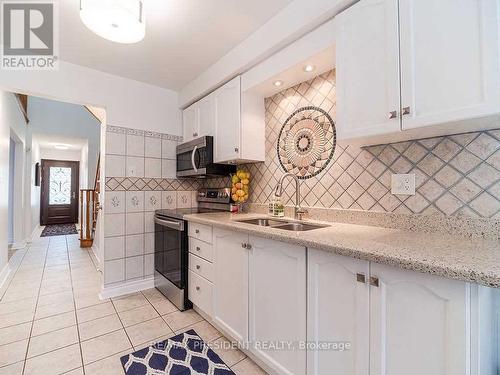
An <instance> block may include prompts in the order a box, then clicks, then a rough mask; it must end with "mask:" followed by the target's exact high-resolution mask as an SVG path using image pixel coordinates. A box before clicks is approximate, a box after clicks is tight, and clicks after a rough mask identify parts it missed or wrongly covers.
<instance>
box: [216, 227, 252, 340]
mask: <svg viewBox="0 0 500 375" xmlns="http://www.w3.org/2000/svg"><path fill="white" fill-rule="evenodd" d="M247 242H248V235H246V234H241V233H235V232H231V231H226V230H220V229H214V268H215V276H214V291H213V294H214V319H215V321H216V322H217V323H218V324H220V325H221V327H222V328H223V329H224V330H225V331H227V332H228V333H229V334H230V335H231V336H232V337H233V338H234V339H236V340H238V341H241V342H246V341H247V339H248V250H247V249H245V248H243V246H242V244H245V243H247Z"/></svg>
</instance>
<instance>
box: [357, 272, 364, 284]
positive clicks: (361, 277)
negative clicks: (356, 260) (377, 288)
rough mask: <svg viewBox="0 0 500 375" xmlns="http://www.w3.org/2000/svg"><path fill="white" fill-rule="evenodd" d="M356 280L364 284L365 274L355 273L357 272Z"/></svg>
mask: <svg viewBox="0 0 500 375" xmlns="http://www.w3.org/2000/svg"><path fill="white" fill-rule="evenodd" d="M356 281H357V282H358V283H363V284H365V283H366V276H365V275H363V274H362V273H357V274H356Z"/></svg>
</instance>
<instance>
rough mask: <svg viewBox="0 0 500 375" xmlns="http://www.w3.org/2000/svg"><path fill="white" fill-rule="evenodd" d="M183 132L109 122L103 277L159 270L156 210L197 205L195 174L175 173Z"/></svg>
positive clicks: (112, 280) (120, 279)
mask: <svg viewBox="0 0 500 375" xmlns="http://www.w3.org/2000/svg"><path fill="white" fill-rule="evenodd" d="M179 141H181V139H180V137H177V136H172V135H168V134H158V133H152V132H144V131H141V130H134V129H125V128H120V127H114V126H108V128H107V133H106V159H105V163H106V167H105V168H106V193H105V194H106V197H105V207H104V228H105V241H104V262H105V268H104V283H105V284H106V285H109V284H113V283H120V282H123V281H129V280H139V279H142V278H147V277H149V276H152V275H153V272H154V265H153V261H154V256H153V253H154V221H153V217H154V211H155V210H156V209H159V208H177V207H179V208H182V207H192V206H196V197H195V195H194V194H195V192H196V191H197V190H198V189H199V187H200V183H199V182H198V181H196V180H177V179H175V147H176V146H177V143H178V142H179Z"/></svg>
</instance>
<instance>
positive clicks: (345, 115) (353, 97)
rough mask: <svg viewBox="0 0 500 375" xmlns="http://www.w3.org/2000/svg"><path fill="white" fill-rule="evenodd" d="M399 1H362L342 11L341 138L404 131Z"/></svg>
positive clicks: (339, 66)
mask: <svg viewBox="0 0 500 375" xmlns="http://www.w3.org/2000/svg"><path fill="white" fill-rule="evenodd" d="M397 17H398V7H397V1H396V0H391V1H386V0H361V1H360V2H358V3H356V4H355V5H353V6H352V7H351V8H349V9H347V10H346V11H345V12H343V13H341V14H340V15H339V16H338V21H339V23H338V29H337V31H338V39H337V70H336V72H337V123H338V126H337V132H338V136H339V139H346V138H356V137H358V136H359V135H363V136H366V135H377V134H384V133H391V132H397V131H399V130H400V127H401V124H400V118H399V116H398V113H399V107H400V104H399V62H398V59H397V54H398V18H397Z"/></svg>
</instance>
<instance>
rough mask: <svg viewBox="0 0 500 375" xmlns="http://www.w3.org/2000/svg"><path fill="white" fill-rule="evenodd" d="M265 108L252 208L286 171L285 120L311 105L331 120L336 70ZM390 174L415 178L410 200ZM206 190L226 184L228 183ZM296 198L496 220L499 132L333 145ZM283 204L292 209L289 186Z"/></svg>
mask: <svg viewBox="0 0 500 375" xmlns="http://www.w3.org/2000/svg"><path fill="white" fill-rule="evenodd" d="M265 105H266V161H265V162H264V163H256V164H249V165H247V166H246V167H247V168H248V169H249V171H250V172H251V173H252V176H253V178H252V183H251V187H250V188H251V194H250V202H252V203H258V204H267V203H268V202H269V200H270V198H271V196H272V192H273V188H274V187H275V186H276V184H277V182H278V179H279V178H280V177H281V175H282V174H283V173H284V171H283V170H282V169H281V167H280V165H279V162H278V156H277V152H276V141H277V138H278V134H279V131H280V129H281V126H282V124H283V123H284V122H285V120H286V118H287V117H288V116H289V115H290V114H291V113H293V111H295V110H296V109H298V108H300V107H304V106H309V105H314V106H318V107H320V108H322V109H324V110H325V111H327V112H329V113H330V115H331V116H332V118H334V119H335V71H334V70H332V71H330V72H327V73H324V74H322V75H320V76H318V77H315V78H314V79H312V80H310V81H307V82H303V83H301V84H299V85H297V86H295V87H292V88H289V89H287V90H284V91H282V92H279V93H278V94H276V95H274V96H272V97H270V98H267V99H266V101H265ZM499 128H500V124H499ZM392 173H414V174H415V178H416V195H414V196H399V195H392V194H391V192H390V185H391V174H392ZM208 184H209V185H210V186H214V187H217V186H224V185H228V181H226V180H224V179H219V180H212V181H208ZM301 193H302V197H303V200H304V205H307V206H309V207H319V208H340V209H360V210H370V211H381V212H396V213H416V214H444V215H465V216H469V217H485V218H495V219H500V200H499V199H500V130H491V131H486V132H475V133H467V134H458V135H450V136H444V137H436V138H429V139H421V140H415V141H408V142H399V143H392V144H386V145H379V146H370V147H364V148H359V147H356V146H353V145H337V147H336V150H335V154H334V157H333V160H332V162H331V163H330V165H329V166H328V167H327V169H326V170H325V171H323V172H322V173H320V174H319V175H317V176H315V177H313V178H311V179H308V180H304V181H301ZM284 199H285V200H286V204H292V202H293V199H294V190H293V186H292V184H290V185H288V187H287V188H286V189H285V197H284Z"/></svg>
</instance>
